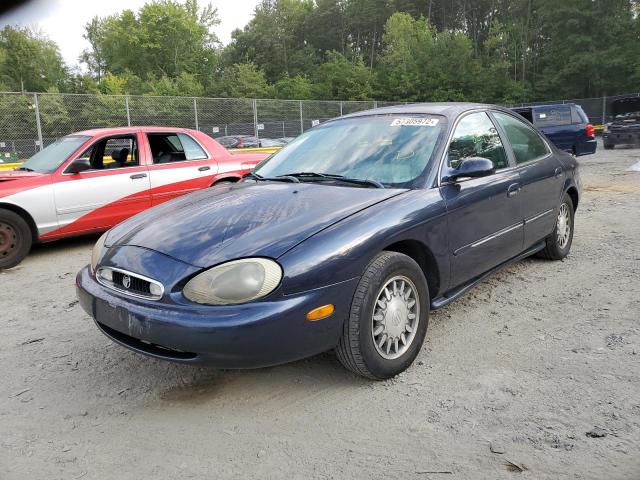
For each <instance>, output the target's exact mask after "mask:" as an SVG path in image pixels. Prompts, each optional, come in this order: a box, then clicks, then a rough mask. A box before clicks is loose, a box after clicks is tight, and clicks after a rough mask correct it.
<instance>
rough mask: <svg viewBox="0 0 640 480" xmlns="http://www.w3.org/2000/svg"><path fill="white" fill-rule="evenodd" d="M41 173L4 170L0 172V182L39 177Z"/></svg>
mask: <svg viewBox="0 0 640 480" xmlns="http://www.w3.org/2000/svg"><path fill="white" fill-rule="evenodd" d="M42 175H43V174H42V173H37V172H25V171H22V170H6V171H0V182H9V181H11V180H20V179H23V178H33V177H41V176H42Z"/></svg>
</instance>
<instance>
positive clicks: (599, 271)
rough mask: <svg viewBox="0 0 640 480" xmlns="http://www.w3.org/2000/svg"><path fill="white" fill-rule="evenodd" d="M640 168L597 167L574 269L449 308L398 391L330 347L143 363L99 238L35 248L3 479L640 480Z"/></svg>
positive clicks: (10, 339) (531, 276) (3, 345)
mask: <svg viewBox="0 0 640 480" xmlns="http://www.w3.org/2000/svg"><path fill="white" fill-rule="evenodd" d="M639 161H640V150H634V149H616V150H614V151H613V152H609V151H607V152H604V151H603V150H601V151H599V153H598V154H597V155H595V156H591V157H583V158H582V159H580V163H581V164H582V178H583V181H584V184H585V191H584V195H583V199H582V202H581V204H580V207H579V209H578V214H577V217H576V233H575V237H574V243H573V249H572V252H571V254H570V256H569V257H568V258H567V259H566V260H565V261H563V262H547V261H542V260H535V259H530V260H525V261H522V262H519V263H517V264H515V265H513V266H511V267H509V268H507V269H506V270H504V271H502V272H501V273H499V274H497V275H495V276H493V277H492V278H490V279H489V280H488V281H486V282H485V283H483V284H482V285H480V286H478V287H477V288H475V289H474V290H473V291H472V292H471V293H469V294H468V295H466V296H465V297H464V298H462V299H460V300H458V301H456V302H454V303H453V304H452V305H450V306H449V307H447V308H445V309H443V310H440V311H438V312H436V313H434V314H433V315H432V316H431V323H430V325H429V331H428V333H427V341H426V343H425V345H424V347H423V349H422V352H421V353H420V355H419V357H418V359H417V361H416V363H415V364H414V365H413V367H412V368H410V369H409V370H408V371H407V372H405V373H404V374H402V375H400V376H399V377H397V378H395V379H393V380H390V381H386V382H378V383H372V382H369V381H366V380H363V379H361V378H357V377H355V376H353V375H351V374H350V373H348V372H347V371H345V370H344V369H343V368H342V367H341V366H340V365H339V364H338V363H337V361H336V360H335V358H334V357H333V355H332V354H325V355H321V356H318V357H314V358H312V359H309V360H306V361H301V362H297V363H294V364H290V365H285V366H281V367H276V368H268V369H262V370H253V371H216V370H210V369H200V368H192V367H188V366H181V365H174V364H169V363H165V362H161V361H158V360H154V359H149V358H144V357H141V356H138V355H136V354H133V353H131V352H129V351H127V350H124V349H123V348H120V347H118V346H116V345H114V344H112V343H111V342H110V341H109V340H108V339H107V338H105V337H103V336H102V335H101V334H100V333H99V332H98V330H97V329H96V328H95V327H94V325H93V324H92V322H91V321H90V319H89V318H88V317H87V316H86V315H85V314H84V313H83V311H82V310H81V308H80V307H79V305H78V304H77V303H76V300H75V293H74V288H73V282H74V276H75V273H76V272H77V271H78V270H79V269H80V268H81V267H82V266H83V265H84V264H86V263H88V260H89V256H90V250H91V246H92V242H93V241H95V238H94V239H80V240H73V241H65V242H59V243H57V244H52V245H45V246H39V247H36V248H35V251H34V253H33V254H32V255H31V256H30V257H29V258H28V259H27V260H26V261H25V262H24V263H23V264H22V265H21V266H19V267H17V268H14V269H12V270H9V271H5V272H3V273H0V286H1V287H2V292H3V293H2V298H0V312H1V313H0V315H1V317H0V318H1V320H0V326H1V328H2V335H1V337H0V362H1V364H2V382H1V383H0V479H3V480H4V479H26V478H29V479H41V478H42V479H45V478H46V479H57V478H60V479H74V478H85V479H93V478H95V479H109V478H114V479H115V478H117V479H144V478H237V479H248V478H260V479H264V478H288V479H308V478H336V479H342V478H367V479H370V478H403V479H413V478H417V479H469V478H473V479H483V478H487V479H502V478H531V479H565V478H570V479H587V478H589V479H591V478H593V479H640V368H639V367H640V172H634V171H630V170H627V169H628V168H629V167H630V166H631V165H633V164H635V163H636V162H639ZM501 452H502V453H501ZM510 462H511V464H510ZM520 470H522V471H520ZM433 472H438V473H433Z"/></svg>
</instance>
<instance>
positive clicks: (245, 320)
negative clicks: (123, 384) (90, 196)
mask: <svg viewBox="0 0 640 480" xmlns="http://www.w3.org/2000/svg"><path fill="white" fill-rule="evenodd" d="M357 281H358V279H357V278H354V279H351V280H347V281H345V282H341V283H338V284H335V285H329V286H326V287H323V288H318V289H316V290H311V291H308V292H304V293H300V294H296V295H280V296H279V297H277V298H275V299H273V300H271V301H262V302H254V303H248V304H244V305H229V306H205V305H195V304H194V305H176V304H172V303H167V302H162V301H152V300H144V299H138V298H134V297H127V296H125V295H122V294H119V293H118V292H115V291H112V290H110V289H108V288H107V287H104V286H102V285H100V284H99V283H98V282H97V281H96V280H95V278H94V277H93V275H92V274H91V273H90V271H89V267H85V268H84V269H82V270H81V271H80V273H78V276H77V278H76V289H77V294H78V299H79V300H80V304H81V305H82V308H83V309H84V310H85V311H86V312H87V313H88V314H89V315H91V316H92V317H93V318H94V320H95V322H96V324H97V326H98V328H100V330H101V331H102V332H103V333H104V334H105V335H107V336H108V337H110V338H111V339H112V340H114V341H115V342H117V343H119V344H121V345H123V346H125V347H127V348H129V349H131V350H134V351H136V352H139V353H142V354H145V355H149V356H152V357H157V358H162V359H164V360H171V361H176V362H182V363H193V364H206V365H211V366H215V367H219V368H255V367H265V366H270V365H276V364H280V363H286V362H290V361H294V360H298V359H301V358H305V357H309V356H311V355H315V354H318V353H321V352H324V351H326V350H329V349H331V348H333V347H335V346H336V345H337V343H338V340H339V338H340V335H341V334H342V326H343V322H344V320H345V319H346V318H347V316H348V314H349V309H350V306H351V300H352V298H353V292H354V290H355V287H356V284H357ZM326 304H333V305H334V306H335V312H334V313H333V315H332V316H330V317H329V318H327V319H324V320H320V321H316V322H310V321H308V320H307V319H306V315H307V313H308V312H309V311H310V310H312V309H314V308H317V307H319V306H322V305H326Z"/></svg>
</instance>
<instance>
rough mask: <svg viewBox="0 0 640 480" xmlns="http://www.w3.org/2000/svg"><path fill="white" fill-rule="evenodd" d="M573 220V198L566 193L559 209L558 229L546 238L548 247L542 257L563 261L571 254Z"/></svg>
mask: <svg viewBox="0 0 640 480" xmlns="http://www.w3.org/2000/svg"><path fill="white" fill-rule="evenodd" d="M573 219H574V211H573V201H572V200H571V197H570V196H569V195H568V194H566V193H565V195H564V197H563V198H562V202H561V203H560V206H559V207H558V217H557V219H556V228H555V229H554V231H553V233H552V234H551V235H549V236H548V237H547V238H546V240H545V242H546V245H545V248H544V249H543V250H542V251H541V252H540V256H542V257H543V258H546V259H548V260H562V259H563V258H564V257H566V256H567V255H568V254H569V250H571V243H572V242H573Z"/></svg>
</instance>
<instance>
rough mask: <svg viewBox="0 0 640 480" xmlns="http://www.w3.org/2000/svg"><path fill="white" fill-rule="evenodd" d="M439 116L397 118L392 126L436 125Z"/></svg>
mask: <svg viewBox="0 0 640 480" xmlns="http://www.w3.org/2000/svg"><path fill="white" fill-rule="evenodd" d="M438 121H439V120H438V119H437V118H396V119H394V120H393V122H391V126H392V127H435V126H436V125H438Z"/></svg>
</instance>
